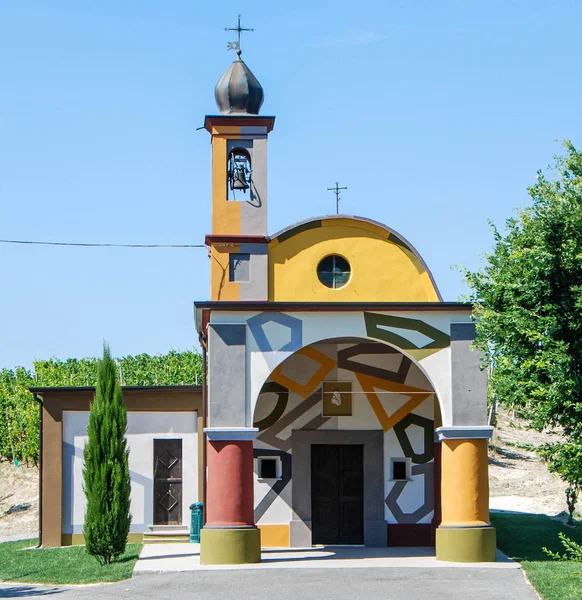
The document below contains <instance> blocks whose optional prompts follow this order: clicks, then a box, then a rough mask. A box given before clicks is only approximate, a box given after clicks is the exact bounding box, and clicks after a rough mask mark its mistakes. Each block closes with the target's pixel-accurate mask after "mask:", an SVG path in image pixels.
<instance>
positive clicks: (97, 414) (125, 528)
mask: <svg viewBox="0 0 582 600" xmlns="http://www.w3.org/2000/svg"><path fill="white" fill-rule="evenodd" d="M126 429H127V413H126V409H125V404H124V402H123V394H122V391H121V385H120V383H119V375H118V371H117V366H116V364H115V361H114V360H113V359H112V358H111V353H110V351H109V347H108V346H107V345H104V347H103V359H102V360H101V361H100V362H99V364H98V366H97V385H96V389H95V399H94V400H93V402H92V404H91V411H90V413H89V425H88V427H87V434H88V437H89V439H88V441H87V444H86V446H85V452H84V458H85V466H84V469H83V482H84V490H85V496H86V498H87V511H86V514H85V527H84V534H85V547H86V549H87V552H88V553H89V554H91V555H93V556H95V558H97V560H98V561H99V562H101V563H102V564H106V565H108V564H110V563H111V559H112V558H116V557H118V556H120V555H121V554H123V552H124V551H125V545H126V543H127V536H128V534H129V526H130V524H131V515H130V513H129V508H130V492H131V483H130V477H129V465H128V458H129V451H128V449H127V443H126V439H125V432H126Z"/></svg>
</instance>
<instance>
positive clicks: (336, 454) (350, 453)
mask: <svg viewBox="0 0 582 600" xmlns="http://www.w3.org/2000/svg"><path fill="white" fill-rule="evenodd" d="M363 458H364V447H363V446H361V445H341V446H340V445H319V444H314V445H312V446H311V521H312V523H311V524H312V541H313V543H314V544H363V543H364V460H363Z"/></svg>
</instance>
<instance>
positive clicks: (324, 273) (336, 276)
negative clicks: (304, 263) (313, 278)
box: [317, 254, 352, 290]
mask: <svg viewBox="0 0 582 600" xmlns="http://www.w3.org/2000/svg"><path fill="white" fill-rule="evenodd" d="M351 273H352V270H351V267H350V263H349V262H348V261H347V260H346V259H345V258H344V257H343V256H338V255H337V254H330V255H329V256H326V257H325V258H323V259H322V260H321V261H320V262H319V264H318V265H317V277H318V278H319V281H320V282H321V283H323V285H325V286H326V287H328V288H331V289H334V290H337V289H339V288H342V287H344V285H346V284H347V282H348V281H349V280H350V276H351Z"/></svg>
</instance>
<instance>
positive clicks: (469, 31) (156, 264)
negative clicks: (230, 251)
mask: <svg viewBox="0 0 582 600" xmlns="http://www.w3.org/2000/svg"><path fill="white" fill-rule="evenodd" d="M239 11H242V13H243V25H245V26H250V27H254V28H255V31H254V33H251V34H247V35H246V36H245V37H244V38H243V51H244V54H243V58H244V59H245V60H246V62H247V64H248V65H249V67H250V68H251V69H252V70H253V72H254V73H255V75H256V76H257V77H258V79H259V81H260V82H261V83H262V85H263V87H264V89H265V96H266V99H265V103H264V105H263V110H262V114H274V115H276V116H277V121H276V124H275V130H274V131H273V133H272V134H271V137H270V142H269V204H270V214H269V230H270V232H272V233H273V232H276V231H278V230H279V229H281V228H283V227H285V226H287V225H290V224H292V223H294V222H296V221H299V220H301V219H305V218H307V217H310V216H318V215H323V214H328V213H331V212H333V211H334V199H333V195H332V194H330V193H329V192H326V188H327V187H329V186H331V185H333V182H335V181H336V179H339V181H340V183H341V184H343V185H347V186H348V187H349V190H348V191H347V192H346V193H344V199H343V203H342V209H343V210H342V212H344V213H347V214H357V215H363V216H367V217H370V218H373V219H376V220H378V221H382V222H384V223H386V224H387V225H389V226H390V227H393V228H395V229H396V230H397V231H399V232H400V233H402V234H403V235H404V236H405V237H406V238H407V239H408V240H409V241H410V242H412V243H413V244H414V245H415V246H416V248H417V249H418V250H419V251H420V253H421V254H422V255H423V256H424V258H425V260H426V261H427V263H428V265H429V267H430V268H431V269H432V271H433V274H434V276H435V278H436V281H437V283H438V285H439V287H440V289H441V292H442V294H443V296H444V298H445V299H447V300H456V299H458V297H459V295H461V294H463V293H464V292H465V291H466V290H465V288H464V286H463V283H462V281H461V276H460V274H459V273H458V272H457V271H455V270H452V269H451V266H452V265H454V264H464V265H466V266H468V267H470V268H475V267H476V266H477V265H478V264H479V261H480V256H481V255H482V253H483V252H484V251H485V250H486V249H487V248H488V247H490V245H491V241H492V236H491V232H490V230H489V228H488V225H487V220H488V219H492V220H493V221H494V222H496V223H498V224H501V223H503V220H504V219H505V218H507V217H509V216H511V214H512V210H513V209H514V208H515V207H518V206H523V205H525V204H526V203H527V202H528V197H527V192H526V188H527V186H528V185H529V184H531V183H532V182H533V180H534V178H535V174H536V170H537V169H539V168H545V167H546V165H548V164H549V163H551V162H552V157H553V155H554V154H555V153H556V152H559V151H560V147H559V143H558V142H556V140H560V139H563V138H565V137H567V138H570V139H572V141H573V142H574V143H575V144H576V143H578V144H581V143H582V142H581V141H580V140H581V137H582V136H581V133H582V132H581V120H580V107H581V106H582V102H581V100H582V98H581V91H582V86H581V78H582V75H581V72H580V69H579V63H580V44H579V38H580V23H581V22H582V3H580V2H577V1H575V0H571V1H566V0H564V1H558V0H556V1H553V2H548V1H547V0H423V1H415V2H412V1H410V0H400V1H396V0H380V1H376V2H374V1H370V0H364V1H362V2H353V1H352V0H335V1H333V2H327V1H317V2H305V1H297V0H296V1H294V2H275V1H273V0H268V1H263V0H260V1H259V0H253V1H252V2H251V1H249V2H245V3H244V4H243V3H241V2H240V1H239V2H234V1H231V0H223V1H222V2H216V3H210V2H194V1H192V0H124V1H123V2H120V1H119V0H102V1H89V0H67V1H65V0H50V2H47V1H46V0H36V1H33V0H29V1H27V2H20V1H16V0H0V74H1V75H0V76H1V81H2V86H1V91H0V238H2V239H6V238H8V239H31V240H53V241H73V242H75V241H78V242H112V243H116V242H117V243H162V244H163V243H203V241H204V235H205V233H207V232H209V227H210V148H209V136H208V133H207V132H206V131H204V130H202V131H196V128H197V127H200V126H201V125H202V123H203V120H204V115H205V114H212V113H215V112H216V107H215V104H214V97H213V89H214V85H215V83H216V81H217V80H218V78H219V77H220V75H221V74H222V73H223V72H224V71H225V70H226V69H227V68H228V66H229V64H230V63H231V61H232V60H233V59H234V56H233V53H232V52H230V53H228V52H226V42H227V41H229V40H232V39H235V38H234V37H233V36H232V34H227V33H225V32H224V31H223V28H224V27H225V26H229V27H232V26H234V25H235V24H236V15H237V13H238V12H239ZM0 273H1V294H0V318H1V321H0V323H1V325H0V367H1V366H5V367H12V366H15V365H20V364H22V365H25V366H27V367H30V366H31V363H32V361H33V360H34V359H37V358H38V359H41V358H48V357H51V356H56V357H58V358H63V359H64V358H67V357H82V356H87V355H97V354H99V353H100V350H101V342H102V340H103V339H106V340H108V341H109V343H110V344H111V348H112V351H113V353H114V354H115V355H118V356H119V355H125V354H135V353H140V352H148V353H158V352H165V351H167V350H169V349H172V348H174V349H187V348H193V347H197V336H196V332H195V328H194V322H193V309H192V302H193V301H194V300H204V299H207V298H208V288H209V282H208V258H207V255H206V251H205V250H204V249H197V250H196V249H192V250H130V249H84V248H47V247H42V246H37V247H27V246H8V245H3V244H0Z"/></svg>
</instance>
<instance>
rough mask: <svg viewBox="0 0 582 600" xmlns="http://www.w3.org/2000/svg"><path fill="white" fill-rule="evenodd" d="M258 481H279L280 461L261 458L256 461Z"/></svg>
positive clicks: (278, 459)
mask: <svg viewBox="0 0 582 600" xmlns="http://www.w3.org/2000/svg"><path fill="white" fill-rule="evenodd" d="M258 463H259V464H258V471H259V479H281V459H280V458H278V457H275V458H270V457H268V458H267V457H262V458H259V459H258Z"/></svg>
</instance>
